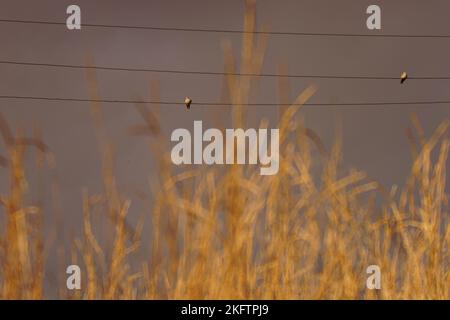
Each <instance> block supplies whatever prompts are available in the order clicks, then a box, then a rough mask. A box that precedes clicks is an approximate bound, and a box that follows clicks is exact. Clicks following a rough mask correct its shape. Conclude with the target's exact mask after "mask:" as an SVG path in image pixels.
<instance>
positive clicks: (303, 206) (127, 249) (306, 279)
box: [0, 1, 450, 299]
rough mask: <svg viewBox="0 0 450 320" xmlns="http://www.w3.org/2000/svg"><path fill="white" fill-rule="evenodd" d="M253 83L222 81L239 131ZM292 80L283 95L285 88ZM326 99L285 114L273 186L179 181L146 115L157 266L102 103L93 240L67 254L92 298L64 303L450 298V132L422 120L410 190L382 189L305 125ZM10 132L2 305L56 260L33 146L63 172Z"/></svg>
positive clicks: (262, 181) (27, 291) (3, 126)
mask: <svg viewBox="0 0 450 320" xmlns="http://www.w3.org/2000/svg"><path fill="white" fill-rule="evenodd" d="M254 26H255V3H254V2H253V1H247V3H246V15H245V21H244V27H245V30H246V31H249V32H251V31H252V30H254ZM266 45H267V39H266V37H265V36H264V35H260V36H258V37H257V38H255V36H254V35H253V34H251V33H245V34H244V37H243V43H242V50H241V51H242V52H241V71H242V73H247V74H248V73H252V74H253V73H255V74H258V73H259V72H260V70H261V67H262V63H263V58H264V52H265V48H266ZM224 50H225V69H226V70H227V71H229V72H230V73H234V72H235V69H236V68H237V67H236V59H235V55H234V54H233V48H232V46H231V44H230V42H225V43H224ZM87 63H88V64H89V63H91V62H90V60H88V62H87ZM87 80H88V84H89V89H90V95H91V97H92V98H93V99H98V98H99V94H98V90H97V81H96V75H95V73H94V72H93V71H92V70H88V74H87ZM254 80H255V79H253V78H252V77H248V76H246V77H239V76H235V75H228V76H227V77H226V79H225V82H226V88H227V89H228V94H229V96H230V99H231V102H232V104H233V109H232V121H233V126H234V127H241V126H245V119H246V115H245V112H244V111H245V108H244V107H242V104H245V103H246V101H247V100H248V97H249V91H250V88H251V86H252V83H253V82H254ZM283 81H284V80H283V79H280V92H283V88H286V86H287V84H286V83H283ZM155 87H156V85H152V88H153V89H152V90H151V94H152V95H154V96H155V95H157V94H158V92H157V90H155V89H154V88H155ZM316 89H317V88H316V87H314V86H311V87H309V88H307V89H306V90H304V91H303V92H301V93H300V94H299V95H298V97H297V99H296V101H295V103H294V104H293V105H292V106H290V107H287V108H282V109H281V114H280V120H279V124H278V127H279V128H280V137H281V138H280V139H281V140H280V159H281V161H280V170H279V173H278V174H277V175H275V176H260V175H259V171H258V168H255V167H252V166H246V167H244V166H237V165H236V166H228V167H227V170H224V169H223V168H218V167H187V168H184V167H183V169H182V170H181V171H180V170H178V171H177V172H174V171H173V169H174V168H173V165H172V164H171V162H170V157H169V155H168V152H167V151H168V150H167V149H168V148H167V145H165V144H164V137H163V136H162V134H161V131H160V128H161V126H162V124H161V123H159V120H158V116H157V114H155V113H153V112H152V111H151V110H150V109H147V108H145V107H142V106H140V107H139V108H138V111H139V113H140V114H141V115H142V117H143V119H144V125H138V126H136V127H134V128H132V129H131V130H130V133H131V134H133V135H142V134H144V135H149V136H150V137H152V142H151V146H150V151H151V152H152V154H153V155H155V157H157V161H158V179H156V180H155V181H152V183H153V185H152V189H151V190H152V192H153V195H154V201H153V203H152V208H151V209H150V210H149V212H148V217H147V218H149V219H150V220H151V227H150V230H148V233H149V234H150V236H151V240H150V243H149V244H147V247H148V245H149V246H150V248H151V250H150V254H149V256H148V257H147V258H142V257H140V256H139V255H137V254H136V252H138V251H139V250H140V248H141V247H143V244H142V240H141V234H142V232H143V229H144V227H143V220H140V222H139V223H137V224H136V225H134V226H132V225H130V224H129V223H128V222H127V213H128V211H129V208H130V206H131V205H132V204H131V200H130V199H129V198H127V197H126V196H125V195H124V194H122V193H121V192H120V190H119V188H118V181H117V180H116V177H115V174H114V153H113V144H112V143H110V142H109V141H108V138H107V135H106V131H105V128H104V125H103V116H102V110H101V105H99V104H93V105H92V115H93V118H94V123H95V126H96V128H97V139H98V143H99V148H100V151H101V154H102V164H103V166H102V170H103V185H104V192H103V193H102V194H89V192H88V191H85V192H84V193H83V212H82V214H83V219H84V224H83V235H82V237H81V238H77V239H74V240H73V243H74V246H73V248H70V249H69V250H64V251H65V252H69V253H70V256H71V257H70V259H69V260H70V261H66V265H68V264H72V263H74V264H79V265H80V266H81V268H82V275H83V280H82V290H79V291H76V292H70V291H68V290H67V289H65V279H63V280H64V281H60V282H59V285H60V286H61V288H60V290H59V297H60V298H68V299H81V298H83V299H136V298H140V299H407V298H411V299H449V298H450V273H449V248H450V247H449V245H450V226H449V223H448V222H449V212H448V194H447V186H446V180H447V178H448V176H447V172H446V164H447V156H448V152H449V146H450V142H449V139H448V126H449V121H448V120H447V121H444V122H443V123H442V124H441V125H440V126H438V127H437V128H436V130H435V131H434V133H433V134H432V135H431V136H430V137H426V136H425V134H424V133H423V130H422V129H421V127H420V122H419V121H418V119H417V118H414V117H413V124H414V126H415V128H416V132H417V133H416V136H418V139H415V138H414V136H415V135H414V134H413V133H412V132H410V135H409V136H410V141H411V144H412V146H413V148H412V150H413V151H414V152H413V156H414V159H413V164H412V167H411V173H410V176H409V178H408V180H407V182H406V183H405V185H404V186H403V187H396V186H394V187H392V188H390V189H385V188H383V187H382V186H381V185H380V184H379V183H377V182H376V181H374V180H371V179H369V178H368V177H367V176H366V174H365V173H364V172H361V171H356V170H349V171H348V170H345V169H343V165H342V163H341V159H342V154H341V149H342V148H341V143H342V141H341V140H340V138H339V135H337V136H338V138H337V141H336V143H335V144H334V146H333V147H332V149H331V150H329V151H327V150H326V148H325V146H324V144H323V143H322V142H321V140H320V138H319V137H318V136H317V135H316V134H315V133H314V132H313V131H312V130H311V129H310V128H307V127H305V124H304V123H303V121H302V119H301V118H298V117H296V115H297V114H298V111H299V109H300V106H299V105H298V104H302V103H304V102H306V101H307V100H308V99H309V98H310V97H311V96H312V95H313V94H314V92H315V91H316ZM285 97H286V93H284V94H282V96H281V97H280V98H281V100H283V99H284V101H281V103H282V104H284V103H285V101H286V100H285V99H286V98H285ZM155 100H158V99H157V98H156V99H155ZM183 112H185V111H184V110H183ZM266 126H267V121H265V120H263V121H261V127H266ZM0 133H1V136H2V138H3V140H4V142H5V145H6V152H7V153H6V154H5V155H2V157H1V158H0V165H1V166H3V167H4V168H3V170H8V172H9V175H10V185H9V190H8V192H7V193H6V194H3V195H1V198H0V204H1V206H2V208H3V213H4V215H3V217H2V220H1V221H2V223H1V230H0V236H1V238H0V239H1V240H0V298H2V299H43V298H46V296H45V294H44V283H45V278H44V270H45V259H46V255H47V254H46V252H45V248H44V240H43V238H44V235H43V232H42V216H43V212H42V210H41V208H40V206H39V205H30V204H28V199H27V197H26V194H27V193H29V192H30V190H29V186H28V182H27V177H26V172H25V171H26V170H25V164H24V161H25V151H26V149H27V148H29V147H36V148H37V149H38V151H39V156H40V157H41V159H40V161H41V162H42V161H44V160H45V159H47V161H48V162H49V163H50V165H52V166H54V165H55V164H54V160H53V158H52V156H51V154H50V152H49V151H48V148H47V146H46V145H45V144H44V143H42V142H41V139H39V138H38V137H36V138H25V137H24V136H23V134H21V132H18V133H17V134H15V133H13V132H12V130H11V129H10V128H9V126H8V123H7V121H6V120H5V119H3V118H0ZM160 155H162V156H160ZM143 174H146V173H143ZM376 198H378V199H381V200H378V202H381V203H377V201H376ZM93 212H100V213H101V215H100V217H101V219H102V221H100V222H98V221H97V224H105V223H111V224H112V225H113V226H114V228H113V229H112V230H111V234H110V235H109V236H110V237H111V239H112V241H111V243H112V246H110V247H108V246H103V247H102V245H101V243H102V241H100V240H99V239H98V235H97V234H96V230H97V228H96V225H95V223H94V221H93V218H92V215H93ZM80 214H81V213H80ZM55 224H56V222H55ZM372 264H376V265H379V266H380V268H381V271H382V289H381V290H367V289H366V279H367V276H368V275H367V274H366V268H367V267H368V266H369V265H372ZM136 266H138V267H136ZM60 272H61V273H64V272H65V269H61V270H60ZM62 278H64V277H62Z"/></svg>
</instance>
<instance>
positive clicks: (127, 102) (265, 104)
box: [0, 95, 450, 107]
mask: <svg viewBox="0 0 450 320" xmlns="http://www.w3.org/2000/svg"><path fill="white" fill-rule="evenodd" d="M0 99H14V100H45V101H68V102H96V103H122V104H160V105H172V106H176V105H180V106H181V105H184V103H183V102H182V101H179V102H177V101H152V100H120V99H85V98H62V97H43V96H41V97H38V96H15V95H0ZM443 104H450V100H447V101H445V100H443V101H439V100H432V101H390V102H388V101H384V102H346V103H304V104H291V103H286V104H280V103H244V104H241V105H240V106H254V107H257V106H292V105H297V106H301V105H303V106H400V105H443ZM192 106H214V107H228V106H232V104H231V103H222V102H195V101H194V102H193V103H192Z"/></svg>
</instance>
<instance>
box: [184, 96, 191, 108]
mask: <svg viewBox="0 0 450 320" xmlns="http://www.w3.org/2000/svg"><path fill="white" fill-rule="evenodd" d="M191 103H192V99H191V98H189V97H186V98H184V104H185V105H186V107H187V108H188V109H190V108H191Z"/></svg>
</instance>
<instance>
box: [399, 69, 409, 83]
mask: <svg viewBox="0 0 450 320" xmlns="http://www.w3.org/2000/svg"><path fill="white" fill-rule="evenodd" d="M406 79H408V74H407V73H406V72H404V71H403V72H402V74H401V75H400V83H403V82H405V81H406Z"/></svg>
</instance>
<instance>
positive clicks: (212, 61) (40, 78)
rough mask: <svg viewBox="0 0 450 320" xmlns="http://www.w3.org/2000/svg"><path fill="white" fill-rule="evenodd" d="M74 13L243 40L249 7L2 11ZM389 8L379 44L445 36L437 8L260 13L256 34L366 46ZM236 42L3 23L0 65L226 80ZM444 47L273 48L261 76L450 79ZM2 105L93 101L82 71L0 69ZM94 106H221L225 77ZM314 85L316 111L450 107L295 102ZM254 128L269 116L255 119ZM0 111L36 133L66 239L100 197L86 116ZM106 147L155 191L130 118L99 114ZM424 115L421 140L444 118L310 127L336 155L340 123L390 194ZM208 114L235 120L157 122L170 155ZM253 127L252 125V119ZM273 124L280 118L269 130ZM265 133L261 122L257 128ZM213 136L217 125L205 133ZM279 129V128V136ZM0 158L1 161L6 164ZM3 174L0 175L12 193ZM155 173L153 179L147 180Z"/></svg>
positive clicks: (166, 82)
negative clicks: (89, 197) (373, 18)
mask: <svg viewBox="0 0 450 320" xmlns="http://www.w3.org/2000/svg"><path fill="white" fill-rule="evenodd" d="M75 3H76V4H78V5H80V7H81V9H82V22H85V23H96V24H122V25H143V26H166V27H188V28H214V29H220V28H224V29H242V22H243V11H244V6H243V2H242V1H233V0H229V1H220V2H219V1H207V0H204V1H194V0H192V1H169V0H167V1H118V0H108V1H99V0H96V1H92V0H91V1H87V0H78V1H76V2H74V1H62V0H58V1H56V0H53V1H49V0H40V1H24V0H14V1H12V0H11V1H7V0H0V18H2V19H21V20H27V19H28V20H44V21H46V20H48V21H65V19H66V14H65V11H66V7H67V6H68V5H69V4H75ZM370 4H378V5H380V6H381V8H382V30H381V32H383V33H401V34H450V23H449V12H450V2H449V1H446V0H442V1H423V0H422V1H418V0H414V1H413V0H408V1H406V0H402V1H400V0H398V1H366V0H351V1H350V0H341V1H331V0H328V1H322V0H314V1H313V0H309V1H274V0H271V1H268V0H267V1H264V0H262V1H258V2H257V23H258V26H262V25H268V26H269V28H270V30H272V31H299V32H302V31H305V32H317V33H320V32H337V33H345V32H348V33H366V32H373V33H377V32H379V31H368V30H367V28H366V22H365V21H366V17H367V15H366V14H365V11H366V8H367V6H368V5H370ZM225 38H230V39H231V40H232V41H233V45H234V48H235V52H236V53H238V52H239V51H238V50H239V46H240V41H241V39H240V35H224V34H209V33H177V32H169V31H148V30H121V29H96V28H83V29H82V30H81V31H68V30H67V29H66V28H65V27H64V26H51V25H27V24H23V25H22V24H9V23H1V22H0V43H1V50H0V60H17V61H30V62H43V63H61V64H84V61H85V56H86V54H87V53H90V54H91V55H92V56H93V58H94V60H95V62H96V63H97V64H99V65H106V66H120V67H131V68H140V67H141V68H161V69H181V70H205V71H222V70H223V53H222V49H221V41H222V39H225ZM449 57H450V41H449V39H398V38H322V37H285V36H272V37H270V38H269V44H268V51H267V55H266V60H265V62H264V67H263V72H267V73H275V72H277V66H278V64H279V63H280V62H282V63H285V64H287V65H288V67H289V68H288V70H289V73H291V74H338V75H373V76H398V75H400V73H401V72H402V71H407V72H408V73H409V75H410V76H449V75H450V64H449V63H448V59H449ZM0 73H1V77H0V95H35V96H58V97H78V98H88V93H87V85H86V81H85V73H84V71H83V70H67V69H50V68H43V67H22V66H10V65H2V64H0ZM97 76H98V79H99V83H100V93H101V96H102V98H105V99H134V98H135V97H137V96H141V97H143V98H148V87H149V81H150V80H151V79H156V80H159V81H160V85H161V99H162V100H168V101H174V100H176V101H178V100H179V101H182V100H183V99H184V97H185V96H186V95H189V96H191V97H193V99H194V101H195V99H197V100H202V101H219V100H220V96H221V91H222V79H221V77H211V76H201V75H173V74H172V75H166V74H145V73H127V72H111V71H99V72H98V75H97ZM311 83H316V84H317V85H318V87H319V91H318V92H317V93H316V95H315V96H314V97H313V98H312V100H311V102H323V103H330V102H332V103H336V102H341V103H342V102H360V101H418V100H419V101H420V100H450V93H449V91H448V88H449V85H450V80H447V81H414V80H411V81H407V82H406V84H404V85H402V86H400V84H399V81H397V80H384V81H373V80H364V81H362V80H315V81H314V82H312V81H311V80H309V79H292V80H291V82H290V84H291V91H292V97H291V98H292V99H294V98H295V96H296V95H297V94H298V93H299V92H300V91H302V90H303V89H304V88H306V86H308V85H309V84H311ZM252 95H253V97H254V99H253V100H252V102H258V101H269V102H276V101H277V83H276V80H275V79H271V78H265V79H261V80H260V83H259V90H257V91H255V92H253V94H252ZM257 110H258V112H259V115H258V116H257V117H258V119H259V117H262V116H269V117H271V115H273V110H274V109H273V108H270V107H267V108H259V109H257ZM0 111H1V112H2V113H3V114H4V115H5V116H6V117H7V118H8V119H9V120H10V122H11V125H12V126H14V127H16V126H21V127H23V128H26V130H27V132H28V133H31V128H32V127H33V126H35V125H39V127H41V128H42V130H43V135H44V140H45V142H46V143H47V144H48V145H49V147H50V148H51V149H52V151H53V152H54V154H55V156H56V161H57V175H58V179H59V181H60V193H61V203H62V209H63V212H64V220H65V222H66V223H67V225H78V224H79V222H80V221H81V190H82V188H83V187H88V188H89V190H91V191H92V192H96V191H100V190H101V184H100V181H101V179H100V174H101V170H100V157H99V152H98V148H97V145H96V141H95V139H94V129H93V124H92V119H91V116H90V110H89V105H88V104H87V103H75V102H73V103H72V102H48V101H46V102H43V101H20V100H15V101H13V100H1V99H0ZM104 111H105V118H106V121H107V125H108V128H109V134H110V136H111V138H112V140H113V141H114V142H115V143H116V146H117V155H118V159H117V174H118V177H119V181H120V183H121V186H122V187H124V188H126V189H127V188H128V189H130V190H131V189H142V190H148V187H147V179H148V176H149V175H151V171H152V169H153V165H152V158H151V155H150V154H149V152H148V150H147V141H146V140H145V139H143V138H130V137H129V136H128V135H127V134H126V133H125V130H126V128H127V127H129V126H130V125H134V124H137V123H141V121H142V120H141V118H140V116H139V115H138V113H137V112H136V110H135V109H134V107H133V106H132V105H125V104H124V105H120V104H114V105H104ZM413 111H415V112H417V114H418V115H419V118H420V119H421V120H422V122H423V124H424V126H425V128H426V131H427V133H428V134H429V133H431V130H432V129H433V128H435V127H436V126H437V124H438V123H440V122H441V121H442V120H443V119H444V118H446V117H449V116H450V106H449V105H440V106H436V105H435V106H385V107H370V106H368V107H366V106H362V107H355V106H353V107H334V106H330V107H305V108H304V110H303V114H304V115H305V119H306V124H307V126H308V127H310V128H312V129H314V130H315V131H316V132H317V133H318V134H319V135H320V136H321V137H322V139H323V140H324V141H325V142H326V144H327V146H328V147H329V146H330V145H331V142H332V141H333V140H334V132H335V125H336V121H337V119H341V120H342V122H343V128H344V162H345V163H346V165H347V166H349V167H356V168H359V169H362V170H364V171H366V172H367V173H368V174H369V175H370V176H372V177H376V178H377V179H378V180H379V181H381V182H382V183H384V184H385V185H386V186H390V185H392V184H402V183H403V182H404V180H405V177H406V174H407V173H408V171H409V166H410V151H409V150H410V149H409V145H408V141H407V138H406V135H405V130H406V128H407V126H408V125H409V124H410V120H409V119H410V118H409V117H410V114H411V112H413ZM211 112H217V113H219V112H222V114H226V113H227V110H220V109H217V108H216V109H214V111H208V110H207V108H205V107H195V105H194V107H193V108H192V109H191V111H189V112H184V110H183V111H180V110H179V107H174V106H167V107H165V108H163V110H162V112H161V115H162V118H161V120H162V126H163V128H164V132H165V135H164V136H165V138H166V140H167V141H166V143H169V142H170V132H171V131H172V130H173V129H174V128H178V127H185V128H188V129H191V128H192V125H193V120H204V121H207V120H208V119H211ZM255 114H256V113H255ZM272 120H274V119H273V117H272ZM256 122H257V121H256V120H255V123H256ZM210 124H211V123H210ZM271 124H272V125H273V124H274V121H273V122H272V123H271ZM3 151H4V150H3V149H0V154H1V152H3ZM4 171H5V170H2V172H1V173H0V178H1V179H2V180H1V181H5V183H4V182H0V188H1V190H5V188H6V187H7V183H6V180H5V172H4ZM142 172H148V174H142Z"/></svg>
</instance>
